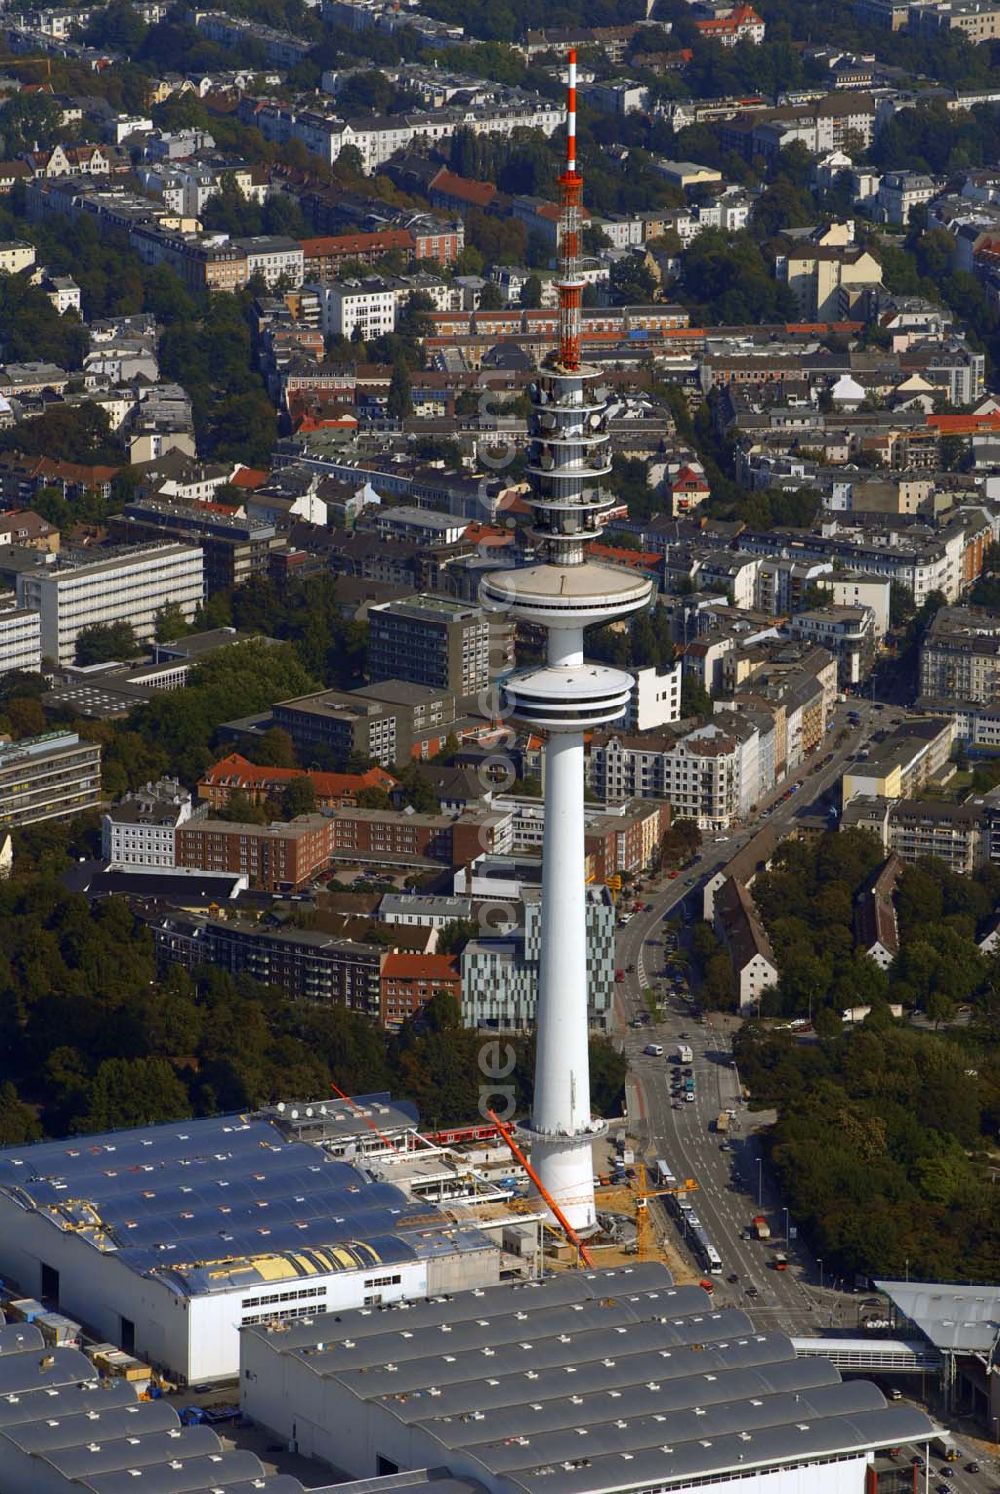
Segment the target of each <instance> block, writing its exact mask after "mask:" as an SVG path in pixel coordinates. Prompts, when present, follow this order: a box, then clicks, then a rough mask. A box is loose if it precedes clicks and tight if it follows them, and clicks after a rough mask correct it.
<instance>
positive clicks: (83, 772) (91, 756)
mask: <svg viewBox="0 0 1000 1494" xmlns="http://www.w3.org/2000/svg"><path fill="white" fill-rule="evenodd" d="M100 800H101V748H100V744H99V743H97V742H82V741H81V740H80V738H79V737H78V736H77V734H76V732H73V731H52V732H47V733H46V734H45V735H44V736H41V737H25V738H22V740H21V741H20V742H5V743H2V744H0V825H34V824H36V823H37V822H38V821H39V820H60V819H66V818H67V817H68V816H70V815H75V814H81V813H82V812H83V810H85V809H92V808H93V807H94V805H95V804H99V803H100Z"/></svg>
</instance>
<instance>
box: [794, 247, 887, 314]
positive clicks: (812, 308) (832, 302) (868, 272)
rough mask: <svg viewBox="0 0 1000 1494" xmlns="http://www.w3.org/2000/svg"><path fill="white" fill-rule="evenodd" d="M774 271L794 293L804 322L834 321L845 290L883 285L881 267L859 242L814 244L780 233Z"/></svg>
mask: <svg viewBox="0 0 1000 1494" xmlns="http://www.w3.org/2000/svg"><path fill="white" fill-rule="evenodd" d="M774 273H775V278H776V279H777V280H780V281H783V282H784V283H785V284H786V285H787V286H788V288H789V290H790V291H791V292H792V294H793V295H794V297H795V299H796V301H797V303H798V308H799V312H800V314H801V316H802V318H803V320H805V321H810V322H817V321H819V322H826V321H837V320H839V319H840V318H841V316H842V314H843V299H842V296H843V292H844V290H852V291H855V292H856V291H857V290H858V289H859V288H860V287H863V286H865V287H867V286H873V285H881V284H882V266H881V265H880V263H879V261H878V260H877V259H876V258H875V256H874V255H873V254H870V253H869V252H868V251H867V250H866V249H863V248H862V247H861V245H859V244H843V245H839V244H817V243H813V242H810V241H809V240H808V239H806V240H801V241H798V242H797V241H796V239H795V237H794V236H793V235H783V236H782V240H781V251H780V253H779V254H778V255H777V257H776V258H775V262H774Z"/></svg>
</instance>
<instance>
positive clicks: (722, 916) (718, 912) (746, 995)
mask: <svg viewBox="0 0 1000 1494" xmlns="http://www.w3.org/2000/svg"><path fill="white" fill-rule="evenodd" d="M714 921H715V932H716V934H717V935H718V937H719V938H720V939H721V940H722V942H723V944H724V945H725V947H726V951H727V953H728V955H729V959H730V962H731V964H732V969H733V985H734V986H735V988H736V999H737V1004H738V1008H739V1011H740V1014H741V1016H755V1015H759V1014H760V1009H761V1001H762V998H763V995H764V992H765V991H767V990H769V989H770V987H771V986H774V985H777V983H778V966H777V962H776V960H775V958H774V951H773V949H772V948H771V941H770V939H769V938H768V936H767V930H766V929H765V928H764V925H763V923H762V922H761V919H760V914H759V913H758V911H757V905H756V903H755V902H754V900H753V895H752V893H751V892H750V890H749V888H747V886H746V885H745V884H744V883H743V882H741V881H740V880H739V878H738V877H728V878H727V879H726V881H725V882H723V884H722V886H721V887H720V888H719V890H718V892H717V893H716V894H715V920H714Z"/></svg>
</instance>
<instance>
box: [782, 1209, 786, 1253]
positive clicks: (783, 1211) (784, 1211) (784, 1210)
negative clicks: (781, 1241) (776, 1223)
mask: <svg viewBox="0 0 1000 1494" xmlns="http://www.w3.org/2000/svg"><path fill="white" fill-rule="evenodd" d="M781 1212H782V1213H783V1214H784V1216H785V1249H786V1250H787V1249H788V1210H787V1209H782V1211H781Z"/></svg>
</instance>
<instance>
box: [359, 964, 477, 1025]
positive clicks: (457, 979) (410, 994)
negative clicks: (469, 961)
mask: <svg viewBox="0 0 1000 1494" xmlns="http://www.w3.org/2000/svg"><path fill="white" fill-rule="evenodd" d="M438 991H447V992H448V994H449V996H454V998H455V1000H456V1001H457V1002H459V1003H461V1000H462V971H461V963H460V960H459V957H458V955H435V954H401V953H393V954H387V955H386V956H385V958H384V959H383V961H382V976H381V982H380V998H379V1021H380V1023H381V1025H382V1026H383V1027H399V1026H401V1025H402V1023H403V1022H405V1021H406V1019H407V1017H412V1016H413V1015H414V1013H415V1012H418V1011H419V1010H420V1008H421V1007H422V1006H424V1005H426V1003H427V1002H428V1001H429V1000H430V999H431V997H432V996H434V995H436V993H437V992H438Z"/></svg>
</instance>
